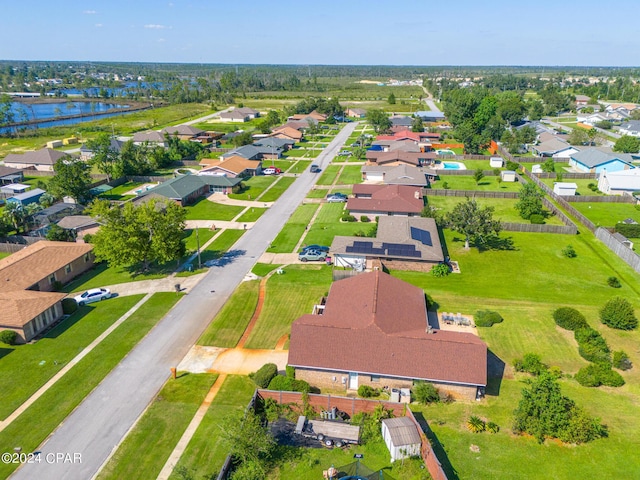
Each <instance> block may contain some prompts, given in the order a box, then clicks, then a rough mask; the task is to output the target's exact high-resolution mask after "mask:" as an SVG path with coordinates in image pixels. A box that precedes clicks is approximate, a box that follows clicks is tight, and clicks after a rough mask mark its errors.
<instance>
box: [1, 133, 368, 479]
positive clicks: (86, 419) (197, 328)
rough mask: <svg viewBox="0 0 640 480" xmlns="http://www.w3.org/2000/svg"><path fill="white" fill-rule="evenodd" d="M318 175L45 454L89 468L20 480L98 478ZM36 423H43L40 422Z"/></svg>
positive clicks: (215, 272) (169, 320)
mask: <svg viewBox="0 0 640 480" xmlns="http://www.w3.org/2000/svg"><path fill="white" fill-rule="evenodd" d="M356 125H357V122H356V123H350V124H347V125H346V126H345V127H344V128H343V130H342V131H341V132H340V133H338V135H337V136H336V137H335V138H334V139H333V141H332V142H331V143H330V144H329V145H328V146H327V148H325V150H324V151H323V152H322V153H321V154H320V155H319V156H318V158H317V159H316V160H315V162H314V163H317V164H319V165H320V166H321V168H323V169H324V168H325V167H326V166H327V165H328V164H329V162H330V161H331V159H332V158H333V157H334V156H335V155H336V154H337V153H338V151H339V150H340V149H341V147H342V145H343V144H344V142H345V141H346V139H347V137H349V135H350V134H351V133H352V132H353V130H354V129H355V127H356ZM318 175H320V174H319V173H315V174H312V173H311V172H309V171H308V170H307V171H306V172H304V173H303V174H301V175H300V177H299V178H298V179H297V180H296V181H295V182H294V183H293V185H291V187H289V189H288V190H287V191H286V192H285V193H284V195H283V196H282V197H281V198H280V199H279V200H278V201H277V202H275V204H274V205H273V206H272V207H271V208H270V209H269V210H267V212H266V213H265V214H264V215H263V216H262V217H261V218H260V220H258V222H256V224H255V226H254V227H253V228H252V229H251V230H248V231H247V232H246V233H245V234H244V235H243V236H242V238H240V240H239V241H238V242H237V243H236V244H235V245H234V250H235V252H236V255H235V256H234V255H230V256H229V257H227V258H228V263H227V264H226V265H224V266H220V267H213V268H211V269H210V271H209V273H208V274H207V276H206V277H205V278H204V279H203V280H202V281H201V282H200V283H199V284H198V285H197V286H196V287H195V288H193V290H192V291H191V293H189V295H188V296H186V297H184V298H183V299H182V300H181V301H180V302H178V304H177V305H176V306H175V307H174V308H173V309H172V310H171V311H170V312H169V313H168V314H167V315H166V316H165V317H164V318H163V319H162V320H161V321H160V322H159V323H158V325H157V326H156V327H155V328H154V329H153V330H152V331H151V332H150V333H149V334H148V335H147V336H146V337H145V338H144V339H143V340H142V341H141V342H140V343H139V344H138V345H137V346H136V347H135V348H134V349H133V350H132V351H131V352H130V353H129V355H128V356H127V357H125V358H124V360H122V362H120V364H119V365H118V366H117V367H116V368H115V369H114V370H113V371H112V372H111V373H110V374H109V375H108V376H107V377H106V378H105V379H104V380H103V381H102V383H101V384H100V385H99V386H98V387H97V388H96V389H95V390H94V391H93V392H92V393H91V394H90V395H89V396H87V397H86V398H85V399H84V401H83V402H82V403H81V404H80V405H79V406H78V408H76V409H75V410H74V412H73V413H72V414H71V415H69V416H68V417H67V418H66V419H65V420H64V422H63V423H62V424H61V425H60V426H59V427H58V429H57V430H56V431H55V432H54V433H53V434H52V435H51V436H50V437H49V438H48V439H47V440H46V441H45V443H44V444H43V445H42V446H41V448H40V451H41V452H42V458H46V457H45V456H46V455H47V454H49V453H62V454H66V453H69V454H71V458H73V455H74V454H80V455H81V459H82V463H53V464H47V463H46V462H43V463H41V464H25V465H24V466H23V467H22V468H20V469H19V470H18V471H17V472H16V473H15V474H14V475H13V476H12V478H14V479H20V480H33V479H36V478H42V479H44V478H46V479H47V480H57V479H74V480H75V479H77V480H87V479H90V478H92V476H94V475H95V474H96V473H97V472H98V470H99V469H100V467H101V466H102V464H103V463H104V461H105V460H106V459H107V457H108V456H109V454H110V453H111V451H112V450H113V449H114V447H115V446H116V445H117V444H118V443H119V442H120V441H121V440H122V438H123V437H124V435H125V434H126V433H127V431H128V430H129V429H130V428H131V426H132V425H133V424H134V422H135V421H136V419H137V418H138V417H139V416H140V415H141V414H142V412H143V411H144V409H145V408H146V407H147V405H148V404H149V402H150V401H152V400H153V398H154V397H155V395H156V394H157V393H158V391H159V390H160V388H161V387H162V385H163V384H164V383H165V382H166V381H167V379H168V378H169V375H170V371H169V369H170V368H171V367H175V366H177V365H178V363H179V362H180V360H182V358H183V357H184V356H185V355H186V353H187V352H188V351H189V348H191V346H192V345H193V344H194V343H195V342H196V340H197V339H198V337H199V336H200V335H201V333H202V332H203V331H204V329H205V328H206V327H207V325H208V324H209V322H210V321H211V319H212V318H214V316H215V315H216V314H217V313H218V311H219V310H220V308H221V307H222V305H223V304H224V303H225V302H226V300H227V299H228V298H229V295H231V293H232V292H233V290H234V289H235V288H236V286H237V285H238V284H239V283H240V282H241V281H242V279H243V277H244V276H245V275H246V274H247V273H248V272H249V271H250V270H251V268H252V267H253V265H254V264H255V263H256V261H257V259H258V258H259V257H260V255H262V253H264V251H265V250H266V248H267V247H268V246H269V244H270V243H271V242H272V240H273V239H274V238H275V236H276V235H277V234H278V232H279V231H280V230H281V229H282V227H283V225H284V223H285V222H286V221H287V219H288V218H289V217H290V216H291V214H292V213H293V211H294V210H295V209H296V208H297V206H298V204H299V203H300V202H301V201H302V200H303V199H304V198H305V196H306V195H307V192H308V191H309V190H310V189H311V187H312V186H313V185H314V184H315V182H316V180H317V178H318ZM34 421H37V419H34Z"/></svg>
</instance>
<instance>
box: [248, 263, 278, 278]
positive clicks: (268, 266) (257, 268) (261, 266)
mask: <svg viewBox="0 0 640 480" xmlns="http://www.w3.org/2000/svg"><path fill="white" fill-rule="evenodd" d="M280 266H281V265H277V264H273V263H256V264H255V265H254V266H253V268H252V269H251V272H252V273H254V274H255V275H257V276H259V277H265V276H266V275H267V274H269V273H270V272H272V271H274V270H275V269H276V268H278V267H280Z"/></svg>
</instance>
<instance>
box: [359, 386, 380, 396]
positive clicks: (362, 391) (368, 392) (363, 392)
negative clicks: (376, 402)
mask: <svg viewBox="0 0 640 480" xmlns="http://www.w3.org/2000/svg"><path fill="white" fill-rule="evenodd" d="M358 395H359V396H361V397H362V398H371V397H377V396H378V395H380V392H378V390H376V389H375V388H373V387H370V386H369V385H360V386H359V387H358Z"/></svg>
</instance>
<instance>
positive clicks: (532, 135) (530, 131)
mask: <svg viewBox="0 0 640 480" xmlns="http://www.w3.org/2000/svg"><path fill="white" fill-rule="evenodd" d="M536 136H537V135H536V129H535V128H533V127H532V126H531V125H526V126H524V127H522V128H519V129H517V130H516V138H517V139H518V142H519V143H533V142H534V141H535V140H536Z"/></svg>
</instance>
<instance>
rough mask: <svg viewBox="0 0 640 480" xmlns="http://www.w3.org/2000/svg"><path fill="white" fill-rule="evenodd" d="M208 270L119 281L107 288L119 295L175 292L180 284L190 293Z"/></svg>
mask: <svg viewBox="0 0 640 480" xmlns="http://www.w3.org/2000/svg"><path fill="white" fill-rule="evenodd" d="M206 274H207V272H203V273H198V274H196V275H191V276H189V277H175V276H173V275H170V276H168V277H165V278H158V279H156V280H141V281H139V282H129V283H119V284H117V285H107V286H106V288H108V289H110V290H111V291H112V292H113V293H117V294H118V295H119V296H128V295H138V294H141V293H145V294H146V293H149V294H151V293H156V292H175V291H176V288H175V286H176V284H178V283H179V284H180V288H181V290H180V291H181V292H184V293H189V292H190V291H191V289H192V288H193V287H195V286H196V285H197V284H198V282H200V280H202V279H203V278H204V277H205V275H206Z"/></svg>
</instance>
